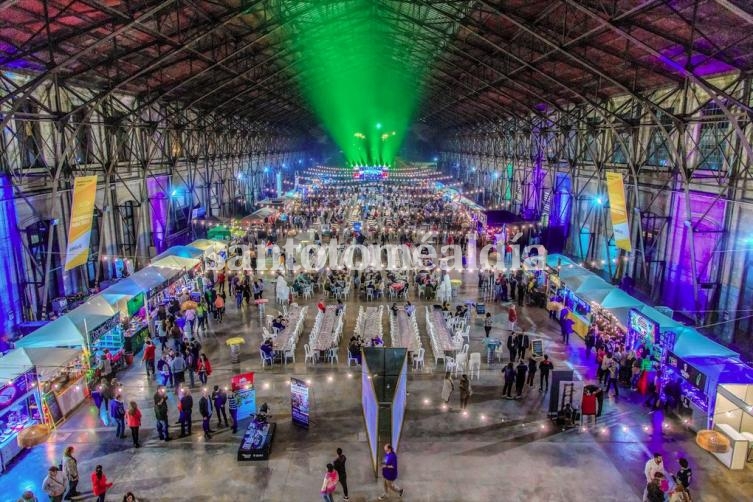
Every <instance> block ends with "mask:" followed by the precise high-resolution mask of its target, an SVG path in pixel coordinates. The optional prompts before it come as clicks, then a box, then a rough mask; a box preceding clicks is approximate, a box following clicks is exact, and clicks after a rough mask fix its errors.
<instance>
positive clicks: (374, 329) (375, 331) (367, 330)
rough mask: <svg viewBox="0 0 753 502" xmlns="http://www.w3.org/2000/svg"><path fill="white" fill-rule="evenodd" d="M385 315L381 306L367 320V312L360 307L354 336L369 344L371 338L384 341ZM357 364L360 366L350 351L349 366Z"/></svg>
mask: <svg viewBox="0 0 753 502" xmlns="http://www.w3.org/2000/svg"><path fill="white" fill-rule="evenodd" d="M383 314H384V305H380V306H379V308H378V309H377V314H376V315H375V316H370V317H369V318H368V319H367V318H366V310H364V308H363V307H358V317H357V318H356V327H355V329H354V330H353V335H354V336H360V337H361V339H363V340H364V341H365V342H367V343H368V341H369V340H371V338H373V337H375V336H377V337H379V338H380V339H381V340H384V330H383V329H382V315H383ZM351 362H353V363H355V365H356V366H358V359H356V358H355V357H353V356H352V355H351V354H350V350H348V366H350V363H351Z"/></svg>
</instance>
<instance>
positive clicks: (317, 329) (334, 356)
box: [303, 305, 348, 364]
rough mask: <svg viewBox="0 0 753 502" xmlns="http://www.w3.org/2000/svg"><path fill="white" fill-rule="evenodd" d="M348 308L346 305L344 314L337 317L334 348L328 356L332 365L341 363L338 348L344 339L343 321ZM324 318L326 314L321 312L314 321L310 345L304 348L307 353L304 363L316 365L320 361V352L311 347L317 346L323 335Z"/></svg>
mask: <svg viewBox="0 0 753 502" xmlns="http://www.w3.org/2000/svg"><path fill="white" fill-rule="evenodd" d="M347 308H348V306H347V305H344V306H343V310H342V312H341V313H340V315H339V316H337V319H336V320H335V327H334V330H333V333H334V336H333V338H332V346H331V347H330V348H329V349H328V350H327V356H326V357H327V360H328V361H329V363H330V364H332V363H334V362H337V363H338V364H339V363H340V358H339V350H338V347H339V345H340V338H341V337H342V332H343V319H344V318H345V313H346V311H347ZM324 316H325V314H324V313H323V312H319V313H317V315H316V319H315V320H314V327H313V328H312V330H311V332H310V333H309V343H307V344H305V345H304V346H303V348H304V352H305V359H304V362H309V361H311V364H316V363H317V362H318V361H319V352H318V351H314V350H312V349H311V346H312V345H315V343H316V340H317V338H318V337H319V336H320V335H321V327H322V322H323V320H324Z"/></svg>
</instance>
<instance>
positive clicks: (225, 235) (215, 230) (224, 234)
mask: <svg viewBox="0 0 753 502" xmlns="http://www.w3.org/2000/svg"><path fill="white" fill-rule="evenodd" d="M207 239H215V240H223V241H229V240H230V227H228V226H226V225H217V226H216V227H212V228H210V229H209V230H208V231H207Z"/></svg>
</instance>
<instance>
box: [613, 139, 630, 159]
mask: <svg viewBox="0 0 753 502" xmlns="http://www.w3.org/2000/svg"><path fill="white" fill-rule="evenodd" d="M620 139H621V140H622V142H624V143H625V144H626V145H629V144H630V135H629V134H620ZM620 139H617V138H615V139H614V150H613V151H612V163H614V164H627V155H626V154H625V147H624V146H622V142H620Z"/></svg>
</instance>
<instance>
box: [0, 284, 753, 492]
mask: <svg viewBox="0 0 753 502" xmlns="http://www.w3.org/2000/svg"><path fill="white" fill-rule="evenodd" d="M466 279H468V280H466V281H465V283H464V284H463V286H462V287H461V292H460V295H459V299H463V300H464V299H468V298H472V299H475V298H476V288H475V283H476V280H475V275H473V274H469V273H466ZM317 300H318V298H317V297H316V296H315V297H314V298H313V299H312V301H311V303H315V302H316V301H317ZM348 303H349V304H350V306H349V308H348V312H347V317H346V324H345V330H344V333H345V335H346V336H344V341H343V342H342V347H343V349H342V350H341V357H343V362H342V363H341V364H340V365H339V366H330V365H327V364H323V365H320V366H318V367H306V366H305V365H304V364H303V360H304V357H303V355H304V354H303V343H299V348H298V353H297V361H298V362H297V363H296V364H295V365H289V366H288V367H287V368H285V369H283V368H279V367H275V368H272V369H264V370H262V369H261V368H260V364H259V356H258V351H257V347H258V344H259V343H260V341H261V336H260V329H259V325H258V316H257V315H256V310H255V309H253V310H252V311H251V312H246V311H245V310H241V311H240V312H238V311H236V309H235V307H234V306H229V307H228V315H227V316H226V321H225V323H223V324H222V325H216V324H215V325H212V328H213V334H214V335H215V336H216V340H215V338H213V337H212V336H210V337H209V339H208V341H207V342H206V343H205V349H206V351H207V353H208V355H209V357H210V359H211V360H212V362H213V366H214V373H213V374H212V376H211V377H210V381H209V384H210V385H214V384H221V385H226V384H228V383H229V379H230V376H231V375H232V374H234V373H237V372H239V371H248V370H253V371H256V372H257V376H256V381H257V389H258V390H257V403H262V402H265V401H266V402H268V403H269V405H270V407H271V410H272V413H273V415H274V417H273V420H274V421H276V422H277V423H278V429H277V434H276V436H275V439H274V443H273V448H272V456H271V459H270V460H269V461H268V462H258V463H253V462H247V463H239V462H237V461H236V450H237V447H238V443H239V435H240V433H241V432H240V431H239V435H236V436H235V437H234V436H232V435H231V433H230V431H228V430H222V431H220V432H218V433H217V434H216V435H215V436H214V437H213V438H212V439H211V440H209V441H205V440H204V439H203V437H202V434H201V425H200V420H199V418H198V413H194V418H195V423H194V433H193V436H192V437H190V438H185V439H180V440H175V441H172V442H170V443H167V444H165V443H162V442H159V441H158V440H157V439H156V436H157V435H156V431H155V429H154V419H153V411H152V407H151V404H150V403H151V394H152V393H153V392H154V385H153V384H151V383H150V382H148V381H147V380H146V378H145V377H144V375H143V368H141V367H139V366H138V365H136V366H134V367H133V368H131V369H129V370H128V371H126V372H125V373H123V374H121V375H120V377H121V380H122V381H123V382H124V390H123V394H124V397H125V399H126V400H131V399H135V400H136V401H138V402H139V403H140V406H141V407H142V410H143V412H144V417H145V420H144V426H143V427H142V444H143V447H142V448H141V449H138V450H136V449H133V448H131V447H130V439H124V440H118V439H115V437H114V432H113V429H111V428H107V427H104V426H102V424H101V422H99V421H98V419H97V411H96V409H95V408H94V407H93V406H92V405H90V404H86V405H85V406H82V407H81V408H80V409H79V410H78V411H77V412H76V413H75V415H74V416H73V417H72V418H71V419H69V420H68V421H67V422H66V423H65V424H63V425H62V427H60V428H59V429H58V431H57V432H56V433H55V434H54V435H53V437H52V439H51V440H50V441H49V442H48V443H46V444H45V445H42V446H38V447H36V448H34V449H33V450H30V451H28V452H27V453H26V454H24V455H23V456H22V457H21V458H20V459H19V460H18V461H17V462H16V464H15V465H14V466H13V467H12V469H11V470H10V471H9V472H8V473H5V474H2V475H0V501H15V500H16V499H17V498H18V497H19V496H20V494H21V493H22V491H23V490H25V489H31V490H33V491H34V492H35V493H36V494H37V495H38V496H39V497H40V500H45V497H44V496H43V494H42V492H41V483H42V479H43V477H44V475H45V474H46V469H47V466H49V465H51V464H53V463H57V461H58V459H59V458H60V457H61V455H62V450H63V449H64V448H65V447H66V446H67V445H74V446H75V447H76V449H77V456H78V459H79V465H80V470H81V472H82V476H83V481H82V483H81V486H80V487H79V488H80V489H82V490H84V491H86V490H89V489H90V485H89V482H88V479H89V477H90V473H91V472H92V471H93V468H94V466H95V465H96V464H102V465H103V466H104V470H105V473H106V474H107V476H108V478H109V479H110V480H112V481H114V483H115V485H114V486H113V488H112V490H111V492H110V495H108V500H116V499H120V498H122V496H123V494H124V493H125V492H126V491H133V492H134V493H135V494H136V495H137V497H138V498H139V500H142V501H143V500H146V501H163V500H164V501H168V500H196V501H204V500H214V501H223V500H228V501H234V500H263V501H288V500H292V501H309V500H310V501H315V500H321V497H320V495H319V488H320V486H321V480H322V476H323V472H324V467H325V464H326V463H327V462H328V461H330V460H331V459H332V458H333V457H334V455H335V453H334V450H335V448H337V447H341V448H343V450H344V451H345V454H346V455H347V456H348V463H347V467H348V481H349V485H350V488H351V490H350V491H351V500H355V501H359V502H360V501H372V500H376V498H377V497H378V496H379V495H380V494H381V488H380V487H381V480H376V479H375V478H374V474H373V471H372V469H371V462H370V457H369V452H368V451H369V449H368V443H367V441H366V438H365V434H364V426H363V418H362V414H361V407H360V396H361V393H360V388H359V387H360V383H359V382H360V381H359V378H358V377H359V371H358V370H356V369H355V368H352V369H348V368H346V367H345V364H344V363H345V357H344V353H345V351H344V347H345V345H346V343H347V339H348V338H349V337H350V333H351V332H352V330H353V328H354V324H355V316H356V315H357V312H358V304H359V302H358V301H356V300H353V299H351V300H349V302H348ZM425 303H426V302H424V301H420V302H418V305H419V308H418V309H417V312H418V316H419V317H418V322H419V329H420V331H421V336H422V339H423V343H424V347H427V354H426V361H427V369H426V370H425V371H422V372H417V373H414V372H411V373H410V375H409V380H408V392H409V397H408V409H407V412H406V421H405V427H404V431H403V435H402V443H401V447H400V452H399V458H400V484H401V485H402V486H403V487H404V488H405V496H404V499H406V500H411V501H460V500H505V501H580V500H583V501H586V500H588V501H599V502H607V501H634V500H635V501H637V500H640V498H641V495H642V492H643V488H644V477H643V465H644V462H645V461H646V459H647V458H648V457H649V455H650V452H653V451H660V452H662V453H663V454H664V458H665V465H666V466H667V468H668V469H669V470H671V471H673V472H674V471H676V470H677V468H678V465H677V458H679V457H680V456H685V457H687V458H688V459H690V462H691V466H692V467H693V471H694V481H693V486H692V492H693V495H694V501H709V502H714V501H720V502H721V501H740V500H752V499H753V481H751V479H753V478H751V476H750V473H751V468H750V467H748V468H746V469H745V471H742V472H731V471H728V470H727V469H726V468H724V467H723V466H722V465H721V464H720V463H718V462H717V461H716V459H715V458H713V457H712V456H711V455H710V454H708V453H705V452H704V451H702V450H700V449H699V448H698V447H697V446H695V443H694V440H693V435H692V434H691V433H689V432H687V431H685V430H684V428H683V426H682V424H679V423H676V422H674V421H672V420H665V419H664V418H663V417H662V416H661V413H660V412H657V413H653V414H648V413H647V412H646V409H645V408H643V407H642V406H640V398H639V397H638V396H631V395H630V392H629V391H625V392H624V394H625V396H624V397H621V399H620V401H619V402H617V403H616V402H614V401H613V400H608V401H607V402H606V405H605V406H606V407H605V415H604V416H603V417H602V420H601V422H600V424H599V426H598V427H597V428H595V429H593V430H589V431H582V430H580V429H574V430H570V431H567V432H561V431H559V430H557V429H555V428H553V427H552V425H551V423H550V422H549V421H548V420H547V419H546V412H545V407H546V403H547V400H548V398H547V396H545V395H541V394H539V392H538V391H537V390H536V389H534V391H532V392H529V393H528V394H527V395H526V396H525V397H524V399H522V400H520V401H507V400H501V399H499V396H500V395H501V374H500V369H501V365H500V364H495V365H494V366H493V367H492V368H489V367H488V366H487V365H486V364H483V369H482V371H481V378H480V380H476V381H474V382H473V389H474V393H473V397H472V398H471V404H470V409H469V412H468V413H467V414H463V413H461V412H460V411H459V409H458V408H459V406H458V401H457V399H458V395H457V394H455V395H454V396H453V397H452V399H451V406H450V408H449V409H448V410H444V409H442V407H441V406H440V402H439V401H440V400H439V395H440V392H441V388H442V376H443V370H442V368H438V369H436V370H433V369H432V366H433V364H432V363H433V357H432V354H431V350H430V344H429V343H428V339H427V335H426V330H425V320H424V311H423V308H422V305H424V304H425ZM487 308H488V310H489V311H491V312H492V313H493V314H496V313H501V312H503V311H504V308H503V307H502V306H499V305H489V304H488V303H487ZM269 310H271V309H268V312H269ZM310 310H312V309H310ZM309 317H310V318H309V319H307V320H306V324H305V329H304V334H303V336H302V338H303V339H304V340H306V339H307V337H308V332H309V331H310V329H311V326H312V325H313V316H312V315H311V316H309ZM383 322H384V330H385V334H386V335H387V339H388V340H389V336H388V333H389V325H388V322H387V319H386V315H385V318H384V320H383ZM520 324H521V326H522V327H523V328H526V329H531V330H533V331H536V332H538V333H540V335H541V336H542V338H544V339H545V351H546V352H547V353H549V354H550V356H551V357H552V358H553V360H554V362H555V368H566V367H571V368H572V369H574V370H576V371H577V372H578V373H579V374H581V375H582V376H583V377H584V378H585V379H587V380H588V379H591V380H593V377H594V373H595V369H594V368H593V367H592V366H593V365H592V364H591V365H589V364H587V363H586V361H585V350H584V348H583V344H582V342H581V341H580V340H579V339H578V338H577V337H574V338H571V345H570V346H569V347H564V346H563V345H562V344H561V343H560V342H559V336H554V335H555V333H556V329H555V328H556V326H555V325H554V321H550V320H549V319H548V318H547V316H546V312H545V311H543V310H541V309H534V308H523V309H521V310H520ZM238 334H241V335H242V336H244V337H245V338H246V340H247V342H248V343H247V344H246V346H245V353H244V356H243V358H242V361H241V364H240V365H235V366H233V365H231V364H230V360H229V352H228V350H227V347H226V346H225V344H224V340H225V339H226V338H227V337H228V336H235V335H238ZM482 337H483V329H482V328H481V324H480V322H479V323H476V324H474V327H473V328H472V331H471V339H472V340H471V352H481V351H482V344H481V338H482ZM291 376H296V377H299V378H303V379H310V380H311V382H312V387H311V402H312V404H311V428H310V430H309V431H302V430H299V429H297V428H294V427H293V426H292V425H291V424H290V408H289V392H288V385H287V384H288V381H289V378H290V377H291ZM194 396H195V399H197V397H196V396H197V394H196V393H195V394H194ZM196 406H198V403H197V404H196ZM170 414H171V415H170V420H171V422H174V421H175V419H177V410H176V408H175V403H174V401H172V402H171V406H170ZM173 434H174V435H177V434H176V432H175V430H174V429H173ZM89 495H90V496H91V492H89ZM336 496H337V499H341V496H342V494H341V492H340V490H339V489H338V493H337V494H336Z"/></svg>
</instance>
